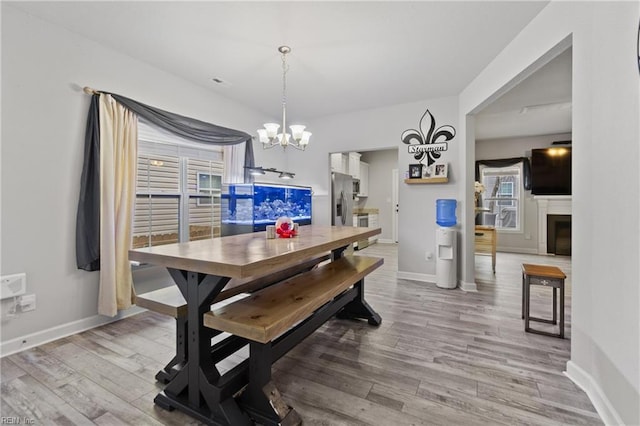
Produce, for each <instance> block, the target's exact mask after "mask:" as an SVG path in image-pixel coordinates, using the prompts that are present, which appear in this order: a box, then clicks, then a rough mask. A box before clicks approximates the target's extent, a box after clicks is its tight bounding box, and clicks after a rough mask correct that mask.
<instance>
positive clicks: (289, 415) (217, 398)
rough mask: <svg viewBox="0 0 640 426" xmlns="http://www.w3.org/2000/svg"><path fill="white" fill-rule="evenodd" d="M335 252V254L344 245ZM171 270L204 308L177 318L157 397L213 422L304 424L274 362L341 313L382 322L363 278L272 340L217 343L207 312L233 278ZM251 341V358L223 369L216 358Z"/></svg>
mask: <svg viewBox="0 0 640 426" xmlns="http://www.w3.org/2000/svg"><path fill="white" fill-rule="evenodd" d="M332 254H333V257H334V259H335V258H337V257H339V256H340V255H341V254H342V250H334V251H333V253H332ZM169 273H170V274H171V275H172V277H173V279H174V281H176V284H177V285H178V287H179V288H180V291H181V292H182V294H183V296H184V297H185V299H186V300H187V301H188V305H189V306H190V307H191V306H198V309H189V311H188V314H187V317H186V318H184V319H179V320H178V321H177V323H176V326H177V333H176V339H177V340H176V344H177V349H176V350H177V353H176V357H174V359H172V360H171V362H169V364H167V366H166V367H165V368H164V369H163V370H161V371H160V372H159V373H158V374H157V375H156V378H157V379H158V380H159V381H162V382H167V384H166V387H165V389H164V390H163V391H162V392H161V393H159V394H158V395H157V396H156V398H155V399H154V402H155V403H156V405H158V406H159V407H161V408H163V409H165V410H169V411H172V410H174V409H178V410H180V411H182V412H184V413H186V414H188V415H190V416H192V417H193V418H195V419H198V420H199V421H201V422H203V423H205V424H208V425H224V426H244V425H252V424H254V421H255V422H258V423H260V424H264V425H298V424H301V419H300V417H299V416H298V414H297V413H296V412H295V410H294V409H293V408H291V407H289V406H288V405H287V404H286V403H284V401H283V400H282V398H281V396H280V393H279V392H278V390H277V388H276V387H275V385H274V384H273V383H272V382H271V366H272V364H273V363H274V362H276V361H277V360H278V359H280V358H281V357H282V356H283V355H285V354H286V353H287V352H288V351H289V350H291V349H292V348H294V347H295V346H296V345H297V344H298V343H300V342H301V341H302V340H304V339H305V338H306V337H307V336H308V335H310V334H311V333H313V332H314V331H315V330H316V329H318V328H319V327H320V326H321V325H322V324H324V323H325V322H326V321H327V320H328V319H329V318H331V317H332V316H334V315H336V314H337V313H340V314H339V316H340V317H341V318H359V319H366V320H367V321H368V322H369V324H372V325H380V323H381V322H382V320H381V318H380V316H379V315H378V314H377V313H376V312H375V311H374V310H373V309H372V308H371V306H369V305H368V304H367V302H366V301H365V300H364V279H363V280H360V281H359V282H358V283H356V284H355V285H354V286H353V287H352V288H351V289H349V290H347V291H345V292H343V293H342V294H340V295H339V296H337V297H336V298H334V299H333V300H332V301H330V302H328V303H327V304H325V305H324V306H322V307H321V308H319V309H318V310H316V311H315V312H314V313H313V314H312V315H311V316H310V317H309V318H307V319H306V320H304V321H302V322H300V323H299V324H297V325H296V326H295V327H294V328H292V329H291V330H289V331H288V332H286V333H284V334H283V335H282V336H280V337H278V338H277V339H275V340H274V341H272V342H268V343H266V344H262V343H258V342H249V341H248V340H246V339H243V338H241V337H238V336H230V337H227V338H225V339H223V340H222V341H220V342H217V343H215V344H214V345H213V346H212V345H211V338H212V337H213V336H215V335H216V334H219V333H220V332H219V331H216V330H210V329H207V328H206V327H204V324H203V319H202V317H203V315H204V313H205V312H208V311H209V310H210V306H211V303H212V300H213V299H214V298H215V297H216V296H217V295H218V294H219V293H220V291H221V290H222V288H223V287H224V286H225V285H226V283H227V282H228V281H229V278H225V277H217V276H213V275H206V274H200V273H195V272H188V271H183V270H177V269H171V268H169ZM247 344H249V348H250V356H249V359H247V360H245V361H243V362H241V363H240V364H238V365H236V366H235V367H234V368H232V369H231V370H229V371H228V372H226V373H225V374H223V375H221V374H220V373H219V371H218V370H217V368H216V366H215V365H216V363H218V362H219V361H221V360H223V359H225V358H227V357H228V356H229V355H231V354H233V353H235V352H236V351H238V350H239V349H240V348H242V347H243V346H245V345H247Z"/></svg>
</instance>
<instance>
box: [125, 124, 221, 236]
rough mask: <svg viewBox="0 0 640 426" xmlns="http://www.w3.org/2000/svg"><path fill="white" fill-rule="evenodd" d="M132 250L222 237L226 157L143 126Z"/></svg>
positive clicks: (139, 148)
mask: <svg viewBox="0 0 640 426" xmlns="http://www.w3.org/2000/svg"><path fill="white" fill-rule="evenodd" d="M138 133H139V135H138V178H137V184H136V185H137V187H136V204H135V211H134V226H133V242H132V247H133V248H140V247H149V246H157V245H161V244H170V243H176V242H181V241H193V240H199V239H206V238H214V237H219V236H220V231H221V219H220V195H221V192H222V176H223V174H224V152H223V149H222V148H220V147H210V146H201V144H194V143H182V141H180V139H179V138H177V137H175V136H173V135H165V134H162V133H160V132H155V131H154V130H153V129H150V128H149V126H145V125H143V124H141V125H139V132H138Z"/></svg>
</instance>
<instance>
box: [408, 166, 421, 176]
mask: <svg viewBox="0 0 640 426" xmlns="http://www.w3.org/2000/svg"><path fill="white" fill-rule="evenodd" d="M422 167H423V164H422V163H420V164H409V179H421V178H422Z"/></svg>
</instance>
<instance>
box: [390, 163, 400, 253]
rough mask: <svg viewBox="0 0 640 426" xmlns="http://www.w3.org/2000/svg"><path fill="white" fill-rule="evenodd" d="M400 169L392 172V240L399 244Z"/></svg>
mask: <svg viewBox="0 0 640 426" xmlns="http://www.w3.org/2000/svg"><path fill="white" fill-rule="evenodd" d="M399 208H400V207H399V206H398V169H393V170H392V171H391V209H392V210H391V234H392V235H391V238H392V239H393V241H394V242H396V243H397V242H398V209H399Z"/></svg>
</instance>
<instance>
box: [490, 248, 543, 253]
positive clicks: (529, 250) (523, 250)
mask: <svg viewBox="0 0 640 426" xmlns="http://www.w3.org/2000/svg"><path fill="white" fill-rule="evenodd" d="M496 251H498V252H504V253H518V254H538V249H537V248H524V247H496Z"/></svg>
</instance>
